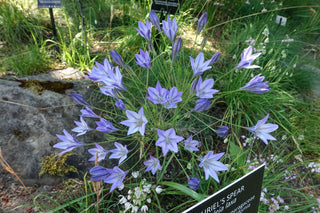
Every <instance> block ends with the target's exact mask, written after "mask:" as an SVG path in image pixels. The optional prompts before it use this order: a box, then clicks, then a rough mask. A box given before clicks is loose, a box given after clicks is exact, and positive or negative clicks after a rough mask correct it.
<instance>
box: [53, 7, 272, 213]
mask: <svg viewBox="0 0 320 213" xmlns="http://www.w3.org/2000/svg"><path fill="white" fill-rule="evenodd" d="M207 15H208V14H207V13H204V14H203V15H202V16H201V18H200V19H199V22H198V27H197V34H199V33H200V32H201V31H202V30H203V29H204V26H205V24H206V21H207ZM152 25H153V26H154V27H155V28H156V29H157V31H158V33H161V35H163V34H164V36H163V37H162V39H164V40H166V41H168V40H169V41H171V42H167V43H169V45H170V47H171V48H172V53H171V54H172V55H171V60H169V62H171V63H172V66H180V63H176V61H179V52H180V51H181V48H182V39H181V38H176V34H177V33H178V25H177V20H176V19H175V18H173V19H172V18H171V19H170V17H169V16H168V17H167V20H162V28H161V27H160V20H159V18H158V16H157V14H156V13H155V12H154V11H152V12H151V13H150V21H149V20H148V19H147V20H146V21H145V24H144V23H143V22H140V21H139V23H138V28H136V30H137V32H138V33H139V35H140V36H142V37H143V38H144V39H145V40H146V44H147V45H145V46H147V47H148V48H149V49H148V50H144V49H143V48H140V49H139V53H136V54H135V59H136V61H135V63H134V64H133V65H132V67H130V66H129V65H127V64H126V63H125V62H124V60H123V59H122V57H121V55H120V54H119V53H118V52H116V51H115V50H112V51H110V56H111V58H112V59H113V61H114V62H115V63H116V64H117V65H119V66H120V67H121V68H123V69H124V70H120V67H118V66H114V65H113V64H112V63H111V62H110V61H109V60H108V59H105V60H104V61H103V63H102V64H100V63H98V62H96V64H95V66H93V67H92V70H91V72H89V73H88V77H87V78H88V79H90V80H92V81H93V82H95V83H96V84H97V85H98V86H99V88H100V92H101V93H102V94H103V95H105V96H107V97H108V100H109V101H110V100H111V101H112V102H113V104H114V105H115V106H116V107H115V108H114V109H113V110H112V109H107V110H102V112H101V113H97V112H95V110H96V108H92V107H91V105H90V104H89V103H88V102H87V101H86V100H85V99H84V98H83V97H82V96H81V95H79V94H72V96H71V97H72V98H73V99H74V101H75V102H76V103H78V104H82V105H84V106H85V109H82V110H81V113H82V114H81V115H80V122H78V121H75V123H76V125H77V127H76V128H74V129H72V131H74V132H76V133H77V136H72V135H71V134H69V133H68V132H67V131H66V130H63V132H64V134H65V135H57V137H58V138H59V139H60V140H61V141H62V142H60V143H57V144H56V145H54V147H55V148H58V149H62V152H61V153H60V155H61V154H63V153H66V152H69V151H72V150H73V149H75V148H77V147H79V146H90V147H89V149H88V152H89V153H90V154H91V155H92V157H91V158H90V159H88V160H89V161H95V166H93V167H92V168H90V170H89V173H90V175H91V179H90V180H91V181H103V182H104V183H106V184H107V185H108V186H109V187H110V192H113V191H120V190H124V188H125V190H124V191H125V192H126V193H127V195H124V194H121V195H120V196H119V200H117V201H116V202H118V203H119V204H121V205H122V207H123V210H124V211H129V210H130V211H132V212H138V211H140V212H147V211H148V210H150V209H154V208H158V207H159V206H158V204H155V203H156V202H155V201H151V199H154V198H155V197H159V196H161V195H162V194H165V193H161V192H162V191H163V190H164V192H165V191H166V190H173V189H171V188H170V187H169V188H167V189H165V188H164V187H165V186H168V185H170V186H173V188H175V189H176V190H179V189H181V186H188V187H189V189H188V190H190V191H189V192H190V194H191V192H192V190H197V191H201V189H202V188H209V185H210V184H213V182H214V184H216V185H217V184H219V183H220V181H221V180H222V179H221V178H220V177H221V176H223V177H225V175H226V174H227V173H228V171H229V168H228V166H227V165H226V164H225V162H228V161H230V160H232V159H231V158H230V157H229V153H228V152H229V151H228V149H227V148H226V147H219V148H217V147H215V146H213V145H212V144H210V143H209V142H208V141H207V139H206V138H205V137H204V136H205V134H202V133H201V132H202V131H203V130H204V129H209V130H210V131H211V132H210V133H213V132H215V133H216V135H215V136H214V137H216V136H218V137H216V138H219V137H221V138H223V139H225V141H228V140H226V138H227V137H231V136H230V135H229V133H230V132H231V131H232V126H233V124H232V123H230V122H226V121H224V120H222V119H218V118H216V119H215V122H214V126H212V124H206V128H204V129H201V128H203V127H200V128H199V129H196V128H198V127H199V126H201V119H200V117H201V116H205V115H206V113H208V114H209V113H210V112H209V111H210V109H211V108H213V105H214V104H215V102H216V101H217V99H219V98H222V97H223V93H222V94H220V91H219V90H217V89H214V88H215V87H216V86H215V85H214V83H215V80H214V78H213V75H212V73H210V72H211V69H212V68H213V65H214V64H215V63H217V62H218V60H219V58H220V53H219V52H217V53H215V54H214V55H213V56H212V57H211V58H210V59H209V60H205V55H204V53H202V52H200V53H199V54H198V55H197V56H196V58H195V59H194V58H192V57H191V56H189V61H188V63H187V64H186V65H184V66H185V67H184V68H181V69H179V68H177V67H175V68H174V69H171V70H170V69H169V70H168V69H167V68H166V67H163V66H166V63H167V61H168V60H166V63H163V62H161V61H160V62H161V63H160V62H159V61H157V60H161V57H162V55H157V53H156V51H155V50H154V48H153V47H152V45H153V43H152V29H153V28H152ZM259 55H260V54H253V55H252V47H251V46H249V47H248V48H246V49H244V52H243V53H242V55H241V61H240V63H239V64H238V66H236V68H237V69H242V68H244V69H252V68H260V66H258V65H251V63H252V62H253V61H254V60H255V59H256V58H257V57H258V56H259ZM156 56H157V57H156ZM163 57H165V56H163ZM169 59H170V56H169ZM174 60H175V61H174ZM159 64H161V65H159ZM210 65H211V66H210ZM135 70H139V71H135ZM209 73H210V75H209ZM206 74H208V75H206ZM217 77H218V76H217ZM264 78H265V77H263V76H260V74H259V75H257V76H256V77H254V78H253V79H251V80H250V81H249V83H247V84H246V85H245V86H243V87H241V88H240V87H239V89H238V90H237V91H236V92H239V93H240V92H241V93H242V92H244V93H245V91H243V90H246V91H248V92H251V93H255V94H258V95H262V94H264V93H266V92H268V91H269V90H270V88H269V86H268V85H267V83H268V82H262V81H263V80H264ZM248 80H249V79H248ZM242 83H243V82H242ZM243 84H244V83H243ZM137 91H138V92H137ZM93 109H94V110H93ZM98 115H100V116H98ZM264 116H265V115H264ZM84 117H86V119H99V121H96V122H95V123H96V125H97V126H96V127H93V126H88V124H87V123H86V121H85V120H84ZM190 117H192V118H193V119H190ZM268 118H269V114H267V115H266V116H265V118H263V119H262V120H259V121H258V122H257V124H256V125H255V126H253V127H242V128H243V129H247V130H248V131H249V132H251V133H253V134H254V135H255V136H256V137H258V138H260V139H261V140H262V141H263V142H264V143H265V145H268V140H270V141H275V140H276V139H275V138H274V137H273V136H271V135H270V134H269V133H271V132H273V131H275V130H276V129H277V128H278V125H276V124H271V123H267V124H266V121H267V120H268ZM195 122H196V123H195ZM188 123H190V124H188ZM202 124H203V122H202ZM94 129H95V130H97V131H99V132H102V133H104V134H106V141H104V142H93V141H91V142H90V143H84V142H79V141H78V139H77V138H76V137H81V136H82V135H84V134H88V133H90V134H91V133H92V132H93V130H94ZM206 131H207V130H206ZM211 135H213V134H211ZM108 136H110V137H108ZM111 136H112V137H111ZM219 140H221V139H219ZM128 141H129V142H128ZM133 144H135V146H133ZM92 145H94V146H95V147H92ZM111 147H112V148H111ZM108 158H109V159H118V163H117V165H114V166H113V168H105V167H104V166H103V165H104V162H105V161H107V160H108ZM190 165H191V166H190ZM186 168H187V169H188V170H187V169H186ZM130 173H131V174H132V177H129V176H128V174H130ZM224 179H225V178H224ZM224 179H223V180H224ZM109 184H110V185H109ZM203 184H205V187H201V186H202V185H203ZM214 190H215V191H216V190H217V189H214ZM183 192H184V193H186V194H187V195H188V191H187V190H184V191H183ZM194 193H195V192H194ZM202 193H203V192H202ZM172 194H175V193H172ZM159 211H160V210H159Z"/></svg>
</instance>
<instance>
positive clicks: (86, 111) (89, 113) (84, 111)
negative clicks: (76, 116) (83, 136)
mask: <svg viewBox="0 0 320 213" xmlns="http://www.w3.org/2000/svg"><path fill="white" fill-rule="evenodd" d="M80 112H81V113H82V114H81V115H80V116H81V117H87V118H100V116H99V115H97V114H96V113H94V112H93V111H92V109H91V108H90V107H88V106H86V109H82V110H80Z"/></svg>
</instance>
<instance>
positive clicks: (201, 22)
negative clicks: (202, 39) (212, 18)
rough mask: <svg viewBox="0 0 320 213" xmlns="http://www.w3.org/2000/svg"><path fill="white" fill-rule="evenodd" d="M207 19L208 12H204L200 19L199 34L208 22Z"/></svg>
mask: <svg viewBox="0 0 320 213" xmlns="http://www.w3.org/2000/svg"><path fill="white" fill-rule="evenodd" d="M207 19H208V14H207V12H204V13H203V14H202V15H201V17H200V18H199V20H198V26H197V34H199V33H200V32H201V30H202V29H203V28H204V26H205V25H206V23H207Z"/></svg>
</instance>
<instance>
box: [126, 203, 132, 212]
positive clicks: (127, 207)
mask: <svg viewBox="0 0 320 213" xmlns="http://www.w3.org/2000/svg"><path fill="white" fill-rule="evenodd" d="M131 208H132V204H131V203H129V202H126V203H125V204H124V211H128V210H129V209H131Z"/></svg>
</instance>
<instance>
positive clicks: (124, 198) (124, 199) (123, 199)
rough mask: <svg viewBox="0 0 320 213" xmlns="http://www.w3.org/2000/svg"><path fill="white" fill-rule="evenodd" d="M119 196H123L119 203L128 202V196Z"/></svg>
mask: <svg viewBox="0 0 320 213" xmlns="http://www.w3.org/2000/svg"><path fill="white" fill-rule="evenodd" d="M119 197H121V198H120V200H119V203H120V204H124V203H126V202H127V199H126V197H125V196H123V195H119Z"/></svg>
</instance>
